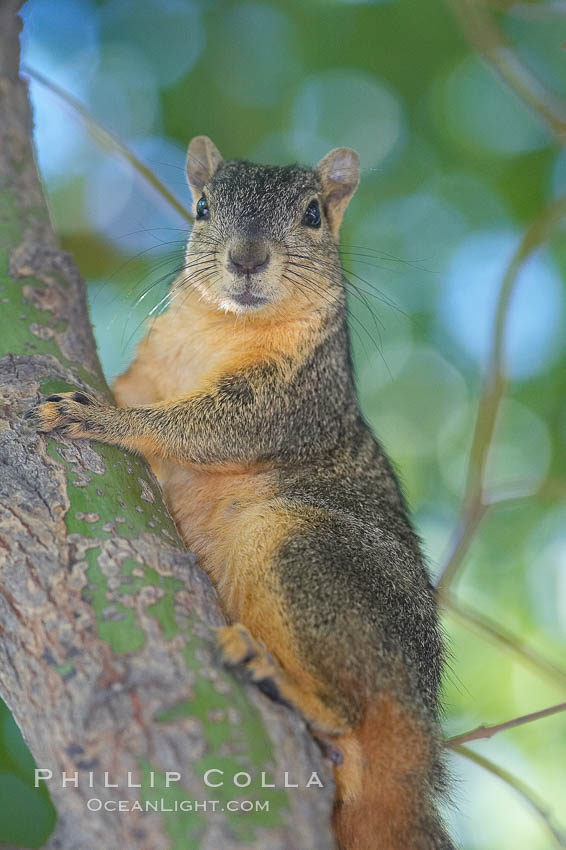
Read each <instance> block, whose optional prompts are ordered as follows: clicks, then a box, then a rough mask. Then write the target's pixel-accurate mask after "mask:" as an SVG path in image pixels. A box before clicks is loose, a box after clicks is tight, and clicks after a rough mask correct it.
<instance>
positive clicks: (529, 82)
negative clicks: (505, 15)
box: [449, 0, 566, 143]
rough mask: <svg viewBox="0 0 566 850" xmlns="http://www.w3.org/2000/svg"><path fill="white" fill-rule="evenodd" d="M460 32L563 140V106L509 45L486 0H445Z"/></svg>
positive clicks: (565, 129) (565, 126)
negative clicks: (451, 8) (453, 13)
mask: <svg viewBox="0 0 566 850" xmlns="http://www.w3.org/2000/svg"><path fill="white" fill-rule="evenodd" d="M449 2H450V5H451V6H452V7H453V9H454V12H455V14H456V17H457V18H458V21H459V23H460V27H461V29H462V32H463V33H464V35H465V36H466V38H467V39H468V41H469V42H470V43H471V44H472V45H473V46H474V47H475V48H476V50H478V51H479V52H480V53H481V54H482V56H484V58H485V59H487V61H488V62H489V63H490V65H491V66H492V67H493V68H494V69H495V70H496V71H497V72H498V74H499V75H500V76H501V77H502V79H503V80H505V82H506V83H507V84H508V85H509V86H511V88H512V89H513V90H514V91H515V92H516V94H517V95H518V96H519V97H520V98H521V100H523V101H524V103H526V104H527V106H529V107H530V108H531V110H532V111H533V112H535V114H536V115H538V116H539V118H542V120H543V121H544V122H545V124H547V126H548V127H549V128H550V130H551V131H552V132H553V134H554V135H555V136H556V137H557V139H558V140H559V141H560V142H561V143H564V142H565V141H566V105H565V104H564V103H563V102H562V100H561V99H560V97H559V96H558V95H557V94H556V93H555V92H553V91H549V90H548V88H547V87H546V86H545V85H544V83H543V82H542V81H541V80H540V79H539V78H538V77H537V76H536V74H535V73H534V72H533V71H532V69H531V68H529V66H528V65H527V64H526V63H525V62H523V60H522V59H520V58H519V56H518V55H517V53H516V52H515V51H514V50H513V49H512V47H510V46H509V45H508V44H507V42H506V40H505V37H504V35H503V33H501V32H500V30H499V29H498V28H497V26H496V24H495V22H494V20H493V17H492V16H491V15H490V14H489V11H488V8H487V7H488V3H487V2H486V0H449Z"/></svg>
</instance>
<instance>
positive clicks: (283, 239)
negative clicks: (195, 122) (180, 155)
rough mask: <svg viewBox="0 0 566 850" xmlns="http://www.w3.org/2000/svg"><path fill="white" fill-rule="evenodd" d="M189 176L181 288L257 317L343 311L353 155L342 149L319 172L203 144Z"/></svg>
mask: <svg viewBox="0 0 566 850" xmlns="http://www.w3.org/2000/svg"><path fill="white" fill-rule="evenodd" d="M187 177H188V182H189V186H190V189H191V192H192V196H193V212H194V216H195V224H194V227H193V231H192V234H191V237H190V239H189V244H188V247H187V262H186V270H185V275H184V278H183V279H182V280H181V281H180V285H183V283H185V284H186V285H187V286H190V287H191V288H192V289H194V290H196V291H198V292H199V295H200V297H201V298H203V299H204V300H205V301H207V302H208V303H209V304H211V305H212V306H214V307H215V308H216V309H219V310H225V311H227V312H231V313H235V314H246V315H250V316H255V315H257V316H259V315H264V316H265V315H270V314H271V315H275V316H277V315H278V314H279V315H280V314H283V313H284V312H286V313H287V314H288V311H289V309H291V310H292V312H293V313H294V314H297V312H299V313H300V311H301V310H304V311H312V310H313V308H314V309H316V310H317V311H318V312H319V313H327V312H328V311H329V310H330V309H332V308H334V309H335V308H336V307H337V305H341V304H343V302H344V298H345V295H344V289H343V284H342V270H341V266H340V257H339V253H338V232H339V229H340V224H341V222H342V217H343V215H344V212H345V210H346V207H347V206H348V202H349V201H350V198H351V197H352V195H353V194H354V192H355V191H356V188H357V186H358V182H359V157H358V154H357V153H356V152H355V151H353V150H351V149H350V148H336V149H335V150H332V151H330V153H328V154H327V155H326V156H325V157H324V158H323V159H322V160H321V161H320V162H319V163H318V165H317V166H316V167H315V168H305V167H303V166H298V165H290V166H283V167H278V166H266V165H254V164H252V163H250V162H243V161H239V160H231V161H224V160H223V159H222V156H221V154H220V152H219V151H218V149H217V148H216V146H215V145H214V144H213V142H212V141H211V140H210V139H209V138H207V137H206V136H197V137H196V138H194V139H193V140H192V142H191V143H190V145H189V150H188V154H187Z"/></svg>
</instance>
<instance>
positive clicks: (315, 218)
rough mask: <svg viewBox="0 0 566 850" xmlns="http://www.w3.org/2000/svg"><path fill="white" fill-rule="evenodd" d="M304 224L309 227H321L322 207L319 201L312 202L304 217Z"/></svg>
mask: <svg viewBox="0 0 566 850" xmlns="http://www.w3.org/2000/svg"><path fill="white" fill-rule="evenodd" d="M303 224H306V225H307V227H320V207H319V206H318V201H311V202H310V204H309V205H308V207H307V209H306V212H305V214H304V216H303Z"/></svg>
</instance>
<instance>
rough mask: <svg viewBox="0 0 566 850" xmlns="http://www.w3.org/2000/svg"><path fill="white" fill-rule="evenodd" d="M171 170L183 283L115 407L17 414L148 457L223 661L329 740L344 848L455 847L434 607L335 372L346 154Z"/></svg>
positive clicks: (339, 353)
mask: <svg viewBox="0 0 566 850" xmlns="http://www.w3.org/2000/svg"><path fill="white" fill-rule="evenodd" d="M187 176H188V182H189V186H190V189H191V192H192V197H193V204H194V217H195V222H194V227H193V229H192V232H191V234H190V238H189V240H188V246H187V250H186V262H185V265H184V269H183V272H182V274H181V275H180V277H178V278H177V279H176V281H175V282H174V283H173V284H172V288H171V291H170V302H171V303H170V306H169V309H168V310H167V311H166V312H165V313H163V314H162V315H161V316H160V317H158V318H157V319H156V320H155V322H154V324H153V326H152V328H151V332H150V333H148V334H147V335H146V336H145V338H144V339H143V340H142V342H141V343H140V345H139V347H138V350H137V353H136V356H135V359H134V361H133V362H132V364H131V366H130V367H129V369H128V370H127V371H126V372H125V373H124V374H123V375H122V376H121V377H119V378H118V379H117V381H116V382H115V384H114V388H113V391H114V396H115V400H116V403H117V405H118V406H117V407H112V406H110V405H108V404H107V403H103V402H101V401H100V400H98V399H97V398H95V397H93V396H91V395H89V394H86V393H83V392H75V393H64V394H59V395H51V396H49V397H48V398H47V400H46V401H44V402H43V403H42V404H39V405H37V406H36V407H34V408H33V409H32V411H30V418H31V419H32V420H33V421H34V424H35V425H36V427H37V428H38V430H40V431H43V432H48V431H58V432H59V433H61V434H63V435H65V436H67V437H71V438H81V437H87V438H92V439H95V440H100V441H103V442H106V443H112V444H115V445H119V446H122V447H124V448H126V449H129V450H131V451H134V452H139V453H141V454H142V455H144V456H145V457H146V458H147V459H148V461H149V462H150V464H151V466H152V467H153V469H154V471H155V473H156V475H157V477H158V479H159V481H160V483H161V486H162V488H163V491H164V494H165V498H166V501H167V503H168V505H169V508H170V509H171V512H172V514H173V516H174V518H175V521H176V523H177V526H178V528H179V531H180V533H181V535H182V537H183V539H184V541H185V543H186V544H187V546H188V547H189V548H190V549H191V550H192V551H194V552H196V553H197V554H198V555H199V556H200V560H201V563H202V566H203V567H204V569H205V570H206V571H207V572H208V574H209V575H210V577H211V579H212V581H213V583H214V585H215V586H216V588H217V590H218V593H219V596H220V600H221V603H222V606H223V609H224V611H225V614H226V617H227V621H228V623H229V624H230V625H227V626H225V627H223V628H221V629H220V630H219V635H218V639H219V644H220V647H221V653H222V655H223V658H224V660H225V662H226V663H227V664H228V665H231V666H233V667H237V668H240V669H242V670H244V671H245V673H246V674H247V675H248V676H249V678H250V679H251V680H252V681H253V682H255V683H256V684H257V685H258V686H259V687H260V688H261V689H262V690H264V691H266V692H267V693H268V694H270V695H271V696H272V697H273V698H276V699H280V700H281V701H283V702H286V703H290V704H291V705H293V706H295V707H297V708H298V709H299V710H300V711H301V712H302V714H303V715H304V717H305V718H306V721H307V723H308V724H309V727H310V729H311V730H312V732H313V734H314V735H315V737H317V738H318V739H319V741H322V742H326V744H327V746H328V749H327V750H326V752H327V754H329V755H330V757H331V759H332V760H333V761H334V774H335V779H336V801H335V805H334V812H333V826H334V830H335V834H336V838H337V841H338V844H339V846H340V848H342V850H453V848H454V844H453V843H452V841H451V839H450V837H449V835H448V833H447V831H446V829H445V827H444V825H443V822H442V818H441V816H440V814H439V813H438V809H437V801H438V798H439V797H440V796H441V795H442V794H444V793H445V786H446V780H445V773H444V769H443V765H442V759H441V750H442V738H441V733H440V724H439V712H440V706H439V688H440V683H441V673H442V666H443V643H442V636H441V631H440V627H439V622H438V613H437V605H436V601H435V596H434V592H433V588H432V586H431V582H430V579H429V576H428V573H427V569H426V566H425V564H424V562H423V557H422V555H421V551H420V544H419V540H418V537H417V535H416V533H415V531H414V530H413V528H412V526H411V522H410V520H409V518H408V513H407V507H406V504H405V500H404V497H403V494H402V492H401V488H400V485H399V482H398V480H397V478H396V475H395V473H394V471H393V469H392V466H391V464H390V461H389V460H388V458H387V456H386V455H385V453H384V450H383V449H382V447H381V446H380V444H379V443H378V441H377V440H376V438H375V437H374V435H373V433H372V432H371V430H370V428H369V426H368V425H367V424H366V422H365V420H364V418H363V416H362V414H361V412H360V410H359V406H358V401H357V396H356V389H355V384H354V377H353V367H352V363H351V355H350V343H349V335H348V325H347V314H346V291H345V287H344V277H343V272H342V268H341V262H340V255H339V229H340V225H341V222H342V218H343V215H344V212H345V210H346V207H347V206H348V203H349V201H350V199H351V198H352V196H353V194H354V192H355V191H356V188H357V186H358V182H359V158H358V155H357V154H356V152H355V151H353V150H351V149H350V148H337V149H335V150H332V151H331V152H330V153H328V154H327V155H326V156H325V157H324V158H323V159H322V160H321V161H320V162H319V163H318V165H317V166H316V167H315V168H308V167H303V166H298V165H292V166H281V167H280V166H264V165H255V164H252V163H250V162H247V161H239V160H231V161H224V160H223V159H222V156H221V155H220V153H219V151H218V149H217V148H216V146H215V145H214V144H213V142H212V141H211V140H210V139H208V138H207V137H206V136H199V137H196V138H194V139H193V140H192V142H191V143H190V145H189V149H188V155H187Z"/></svg>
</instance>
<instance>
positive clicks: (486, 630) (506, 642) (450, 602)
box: [444, 594, 566, 689]
mask: <svg viewBox="0 0 566 850" xmlns="http://www.w3.org/2000/svg"><path fill="white" fill-rule="evenodd" d="M444 608H445V610H446V612H447V613H448V614H449V615H450V616H452V617H453V618H454V619H455V620H457V621H458V622H460V623H462V625H464V626H466V627H467V628H470V629H472V631H475V632H476V634H477V635H479V637H482V638H484V639H486V640H489V641H490V642H491V643H493V644H494V645H495V646H498V647H499V648H500V649H504V650H505V651H507V652H510V653H512V654H513V655H514V656H515V657H516V658H517V660H518V661H520V662H521V663H523V664H526V665H528V666H529V667H532V668H533V670H534V671H535V672H536V673H538V674H539V675H543V676H545V677H546V678H547V679H548V680H549V681H551V682H552V683H553V684H554V685H555V686H557V687H559V688H562V689H564V688H566V670H563V669H561V668H560V667H557V666H556V665H555V664H553V663H552V661H549V660H548V659H547V658H545V657H544V656H543V655H541V654H540V653H539V652H537V651H536V650H535V649H532V648H531V647H530V646H527V645H526V644H523V643H522V642H521V640H520V639H519V638H518V637H517V636H516V635H513V634H511V633H510V632H507V631H506V630H504V629H502V628H501V627H500V626H499V625H497V624H496V623H493V622H492V621H491V620H489V619H487V618H486V617H484V616H483V615H481V614H478V613H477V612H476V611H472V610H471V609H470V608H467V607H464V606H462V604H461V603H459V602H457V601H456V600H455V599H454V598H453V596H452V595H451V594H448V595H447V596H446V597H445V598H444Z"/></svg>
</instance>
